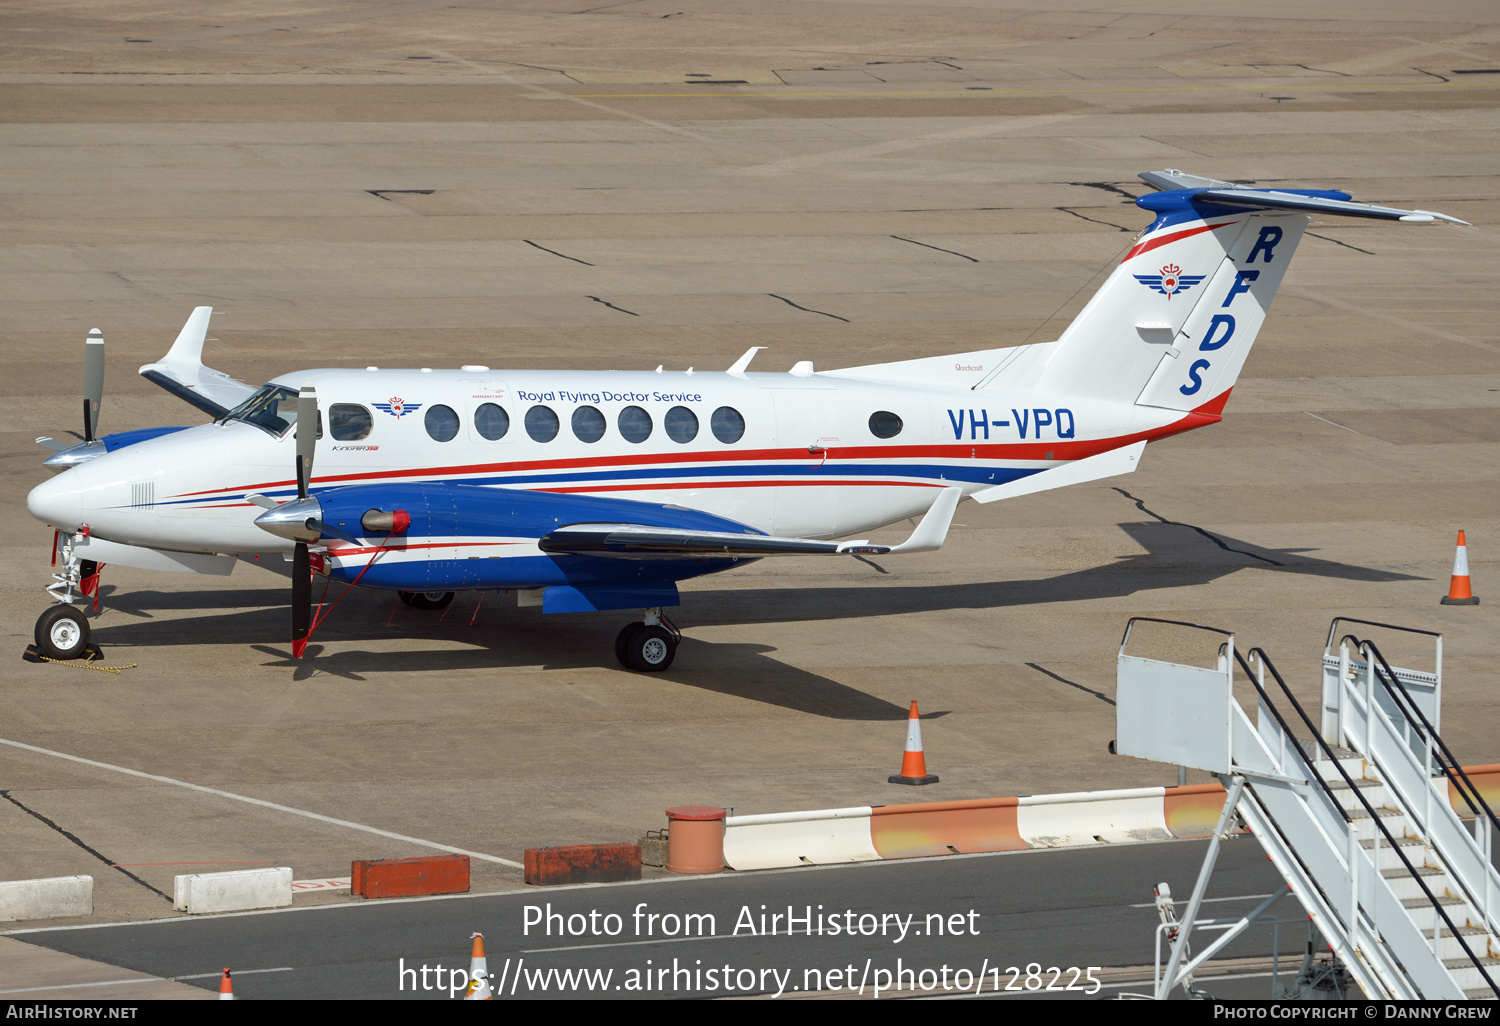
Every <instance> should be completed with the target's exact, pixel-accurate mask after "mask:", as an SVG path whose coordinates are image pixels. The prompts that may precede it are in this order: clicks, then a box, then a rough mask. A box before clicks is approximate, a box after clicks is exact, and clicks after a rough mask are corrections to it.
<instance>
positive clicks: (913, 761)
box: [890, 702, 938, 784]
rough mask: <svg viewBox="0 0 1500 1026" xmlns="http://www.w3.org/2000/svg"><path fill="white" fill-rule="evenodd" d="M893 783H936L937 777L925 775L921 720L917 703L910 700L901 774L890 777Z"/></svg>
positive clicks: (925, 763)
mask: <svg viewBox="0 0 1500 1026" xmlns="http://www.w3.org/2000/svg"><path fill="white" fill-rule="evenodd" d="M890 782H891V783H893V784H936V783H937V782H938V778H937V777H932V776H928V775H927V759H926V757H925V756H923V754H922V720H921V718H920V717H919V716H918V715H917V703H916V702H912V704H911V712H910V713H908V714H907V717H906V751H905V752H904V753H903V754H902V756H901V774H900V775H899V776H895V777H891V778H890Z"/></svg>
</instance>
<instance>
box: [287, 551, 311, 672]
mask: <svg viewBox="0 0 1500 1026" xmlns="http://www.w3.org/2000/svg"><path fill="white" fill-rule="evenodd" d="M311 626H312V561H311V560H310V559H308V556H307V546H306V545H305V544H304V543H302V542H298V543H297V545H296V547H295V548H294V549H293V550H292V658H293V659H301V658H302V653H303V652H305V651H307V631H308V628H309V627H311Z"/></svg>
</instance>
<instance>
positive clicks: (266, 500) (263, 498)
mask: <svg viewBox="0 0 1500 1026" xmlns="http://www.w3.org/2000/svg"><path fill="white" fill-rule="evenodd" d="M245 501H246V502H249V503H253V504H255V505H257V506H259V507H260V508H261V509H275V508H276V507H277V506H280V505H281V503H279V502H277V501H276V500H275V499H273V498H271V497H270V496H269V495H262V494H260V492H251V493H250V494H249V495H247V496H245Z"/></svg>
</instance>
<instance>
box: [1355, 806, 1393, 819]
mask: <svg viewBox="0 0 1500 1026" xmlns="http://www.w3.org/2000/svg"><path fill="white" fill-rule="evenodd" d="M1347 811H1348V813H1349V818H1350V819H1369V818H1370V814H1369V813H1368V812H1366V811H1365V810H1364V809H1349V810H1347ZM1375 815H1377V816H1379V817H1380V818H1381V819H1389V818H1390V817H1392V816H1404V815H1406V813H1404V812H1402V811H1401V810H1400V809H1392V808H1387V807H1381V808H1378V809H1376V810H1375Z"/></svg>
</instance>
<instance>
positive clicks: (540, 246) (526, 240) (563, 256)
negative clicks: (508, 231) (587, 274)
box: [521, 239, 602, 302]
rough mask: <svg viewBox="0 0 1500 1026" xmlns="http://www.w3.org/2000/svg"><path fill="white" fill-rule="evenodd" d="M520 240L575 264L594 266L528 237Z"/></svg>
mask: <svg viewBox="0 0 1500 1026" xmlns="http://www.w3.org/2000/svg"><path fill="white" fill-rule="evenodd" d="M521 241H522V242H524V243H526V245H528V246H535V247H536V248H537V249H539V250H541V251H542V252H543V253H551V254H552V255H553V256H555V257H562V258H563V259H564V260H571V261H573V262H574V263H575V264H582V265H583V266H584V267H593V266H594V265H593V264H591V263H589V262H588V261H587V260H579V259H578V258H577V257H571V256H568V254H566V253H559V252H558V251H557V250H555V249H548V248H547V247H546V246H543V245H542V244H541V243H540V242H532V241H531V240H530V239H522V240H521ZM601 302H602V300H601Z"/></svg>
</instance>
